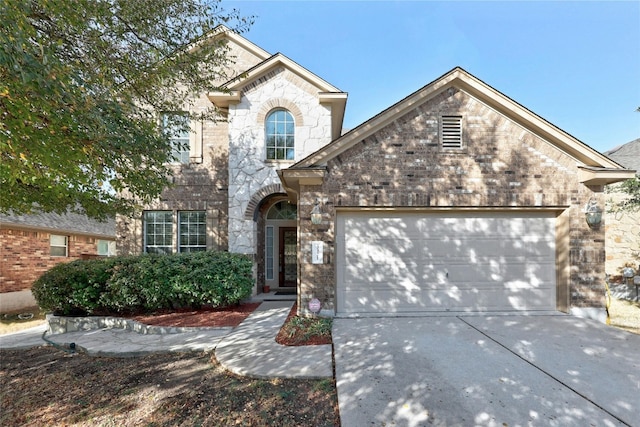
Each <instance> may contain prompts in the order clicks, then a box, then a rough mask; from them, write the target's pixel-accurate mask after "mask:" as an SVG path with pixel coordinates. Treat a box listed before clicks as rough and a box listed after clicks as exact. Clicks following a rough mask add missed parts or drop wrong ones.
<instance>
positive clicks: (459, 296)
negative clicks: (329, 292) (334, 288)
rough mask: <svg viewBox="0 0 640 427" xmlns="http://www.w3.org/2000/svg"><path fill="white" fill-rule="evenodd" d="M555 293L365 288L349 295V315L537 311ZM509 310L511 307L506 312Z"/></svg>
mask: <svg viewBox="0 0 640 427" xmlns="http://www.w3.org/2000/svg"><path fill="white" fill-rule="evenodd" d="M549 292H553V288H551V287H541V288H536V289H535V290H531V289H527V290H526V291H525V290H522V289H518V287H513V288H511V289H510V288H509V287H507V286H505V287H501V288H487V287H477V288H471V289H468V288H461V287H451V288H449V289H424V288H421V289H414V290H399V289H389V288H379V289H378V288H373V289H370V290H367V291H363V290H362V289H356V290H349V289H347V290H346V292H345V302H346V303H345V312H348V313H411V312H416V313H417V312H425V311H426V312H429V311H434V312H435V311H448V312H456V311H460V312H485V311H498V310H499V311H505V310H511V311H517V310H537V309H538V307H539V306H540V304H544V303H545V301H546V300H547V299H548V297H547V294H548V293H549ZM505 307H508V308H506V309H505Z"/></svg>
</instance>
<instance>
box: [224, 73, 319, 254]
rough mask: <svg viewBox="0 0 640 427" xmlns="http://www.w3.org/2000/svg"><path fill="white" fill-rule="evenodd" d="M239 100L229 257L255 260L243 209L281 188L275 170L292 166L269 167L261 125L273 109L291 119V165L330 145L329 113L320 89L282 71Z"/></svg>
mask: <svg viewBox="0 0 640 427" xmlns="http://www.w3.org/2000/svg"><path fill="white" fill-rule="evenodd" d="M242 93H243V97H242V100H241V101H240V102H239V103H238V104H236V105H232V106H230V107H229V144H230V145H229V251H231V252H238V253H245V254H255V252H256V233H257V229H256V223H255V222H254V221H253V220H252V219H249V218H247V217H246V215H245V214H246V210H247V206H248V205H249V203H250V202H251V200H252V197H253V196H254V195H255V194H256V193H258V192H260V191H261V189H263V188H265V187H269V186H273V185H279V184H280V179H279V178H278V175H277V173H276V170H277V169H281V168H286V167H288V166H289V165H291V164H293V163H294V162H292V161H288V162H287V161H269V160H265V158H266V148H265V144H264V119H265V117H266V115H267V114H268V112H269V111H271V110H272V109H274V108H278V107H281V108H286V109H288V110H289V111H290V112H291V114H292V116H293V117H294V119H295V122H296V123H295V125H296V126H295V132H296V133H295V147H296V150H295V160H296V161H298V160H300V159H302V158H304V157H306V156H307V155H309V154H311V153H313V152H315V151H316V150H318V149H319V148H320V147H322V146H323V145H325V144H328V143H329V142H330V139H331V109H330V108H329V107H327V106H324V105H321V104H320V103H319V101H318V88H316V87H314V86H312V85H311V84H309V83H308V82H307V81H306V80H303V79H302V78H300V77H298V76H297V75H296V74H295V73H292V72H290V71H288V70H287V69H285V68H283V67H281V68H277V69H275V70H272V71H271V72H270V73H268V75H267V76H266V77H265V78H261V79H258V80H257V81H255V82H252V83H249V84H248V85H247V86H245V87H244V88H242Z"/></svg>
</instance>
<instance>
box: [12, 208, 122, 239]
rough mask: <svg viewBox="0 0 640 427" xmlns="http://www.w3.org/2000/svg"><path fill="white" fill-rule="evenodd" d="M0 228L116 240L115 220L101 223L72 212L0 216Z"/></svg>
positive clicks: (111, 219)
mask: <svg viewBox="0 0 640 427" xmlns="http://www.w3.org/2000/svg"><path fill="white" fill-rule="evenodd" d="M0 227H2V228H20V229H29V230H37V231H44V232H49V233H54V234H55V233H61V234H79V235H84V236H91V237H98V238H102V237H103V238H105V239H113V240H115V238H116V225H115V219H113V218H110V219H108V220H107V221H104V222H101V221H98V220H95V219H92V218H89V217H87V216H86V215H80V214H77V213H73V212H68V213H65V214H57V213H53V212H50V213H37V214H30V215H4V214H0Z"/></svg>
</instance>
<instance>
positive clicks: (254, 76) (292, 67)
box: [208, 53, 347, 138]
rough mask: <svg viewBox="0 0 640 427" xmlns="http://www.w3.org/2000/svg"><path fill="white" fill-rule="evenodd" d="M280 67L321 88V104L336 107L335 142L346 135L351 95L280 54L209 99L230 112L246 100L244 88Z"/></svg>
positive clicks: (227, 84)
mask: <svg viewBox="0 0 640 427" xmlns="http://www.w3.org/2000/svg"><path fill="white" fill-rule="evenodd" d="M278 67H284V68H286V69H287V70H289V71H291V72H292V73H294V74H296V75H297V76H299V77H301V78H302V79H304V80H306V81H307V82H309V83H310V84H312V85H313V86H315V87H317V88H318V99H319V102H320V103H322V104H330V105H331V106H332V120H333V122H332V138H337V137H339V136H340V133H341V131H342V122H343V119H344V111H345V106H346V103H347V93H346V92H342V91H341V90H340V89H338V88H337V87H335V86H333V85H332V84H330V83H328V82H327V81H326V80H324V79H322V78H320V77H318V76H317V75H316V74H314V73H312V72H311V71H309V70H307V69H306V68H304V67H303V66H301V65H300V64H298V63H296V62H295V61H292V60H291V59H289V58H287V57H286V56H285V55H283V54H281V53H276V54H275V55H273V56H271V57H269V58H267V59H266V60H264V61H263V62H261V63H259V64H257V65H255V66H254V67H252V68H250V69H248V70H246V71H244V72H243V73H242V74H240V75H239V76H237V77H235V78H233V79H231V80H229V81H228V82H226V83H225V84H223V85H222V86H221V87H222V89H224V91H220V92H211V93H209V94H208V97H209V99H210V100H211V102H213V103H214V104H215V105H216V106H217V107H220V108H228V107H229V104H234V103H237V102H240V99H241V97H242V93H241V89H242V88H243V87H245V86H246V85H248V84H250V83H252V82H254V81H256V80H258V79H260V78H261V77H263V76H264V75H265V74H268V73H269V72H270V71H272V70H274V69H276V68H278Z"/></svg>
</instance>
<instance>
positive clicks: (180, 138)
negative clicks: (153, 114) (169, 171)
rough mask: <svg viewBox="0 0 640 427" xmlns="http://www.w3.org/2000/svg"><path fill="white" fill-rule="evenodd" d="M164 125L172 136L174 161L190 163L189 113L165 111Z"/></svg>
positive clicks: (165, 129)
mask: <svg viewBox="0 0 640 427" xmlns="http://www.w3.org/2000/svg"><path fill="white" fill-rule="evenodd" d="M162 127H163V129H164V131H165V132H166V133H168V134H169V137H170V138H171V148H172V157H173V161H174V162H176V163H187V164H188V163H189V158H190V152H189V115H188V114H187V113H184V112H181V113H164V114H163V115H162Z"/></svg>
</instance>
